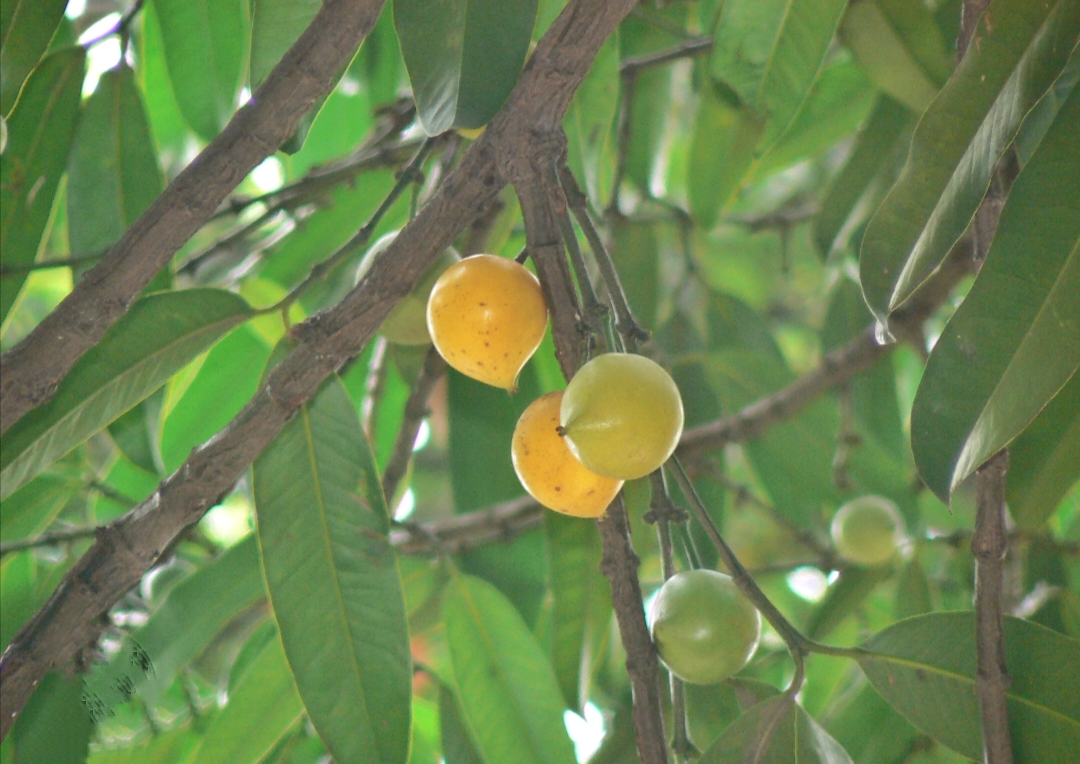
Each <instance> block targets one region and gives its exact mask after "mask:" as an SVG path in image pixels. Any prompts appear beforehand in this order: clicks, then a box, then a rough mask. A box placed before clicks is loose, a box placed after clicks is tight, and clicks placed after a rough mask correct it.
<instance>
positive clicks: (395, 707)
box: [252, 377, 412, 764]
mask: <svg viewBox="0 0 1080 764" xmlns="http://www.w3.org/2000/svg"><path fill="white" fill-rule="evenodd" d="M252 475H253V492H254V496H255V505H256V511H257V514H258V530H259V546H260V548H261V550H262V560H263V570H264V571H265V574H266V584H267V589H268V591H269V594H270V601H271V603H272V605H273V609H274V616H275V618H276V620H277V623H278V630H279V632H280V634H281V641H282V644H283V645H284V647H285V654H286V656H288V660H289V665H290V666H291V667H292V673H293V676H294V677H295V679H296V686H297V688H298V689H299V691H300V696H301V697H302V698H303V700H304V705H305V706H306V708H307V712H308V715H309V717H310V718H311V721H312V724H314V725H315V728H316V730H318V731H319V735H320V737H321V738H322V739H323V742H325V743H326V746H327V749H328V750H329V751H330V753H331V755H333V756H334V758H335V759H337V760H338V761H357V762H361V761H364V762H366V761H370V762H381V763H382V764H400V762H402V761H404V760H405V758H406V755H407V751H408V748H409V724H410V715H411V704H410V696H411V691H412V666H411V656H410V654H409V637H408V626H407V624H406V620H405V603H404V598H403V596H402V591H401V578H400V575H399V573H398V567H397V561H396V559H395V556H394V552H393V549H392V548H391V547H390V543H389V537H388V534H389V527H390V525H389V523H390V519H389V516H388V515H387V511H386V504H385V501H384V499H383V495H382V487H381V484H380V482H379V474H378V471H377V470H376V467H375V461H374V459H373V457H372V454H371V449H370V447H369V445H368V443H367V440H366V438H365V437H364V433H363V431H362V430H361V428H360V421H359V419H358V416H357V413H356V410H355V409H354V408H353V406H352V402H351V401H350V400H349V396H348V393H346V392H345V388H344V386H343V385H342V384H341V381H340V380H339V379H337V377H332V378H331V379H330V380H329V381H328V382H326V383H325V385H324V386H323V387H322V389H321V390H320V391H319V393H318V394H317V395H316V397H315V398H314V399H312V400H311V401H310V402H309V403H307V404H305V405H304V406H302V407H301V409H300V411H299V412H298V413H297V415H296V417H295V418H294V419H293V420H292V421H291V422H289V424H287V425H286V426H285V427H284V428H283V429H282V430H281V432H280V433H279V434H278V436H277V438H275V440H274V442H273V443H272V444H271V445H270V446H268V447H267V448H266V450H265V451H263V453H262V455H261V456H260V457H259V458H258V459H257V460H256V461H255V464H254V466H253V468H252Z"/></svg>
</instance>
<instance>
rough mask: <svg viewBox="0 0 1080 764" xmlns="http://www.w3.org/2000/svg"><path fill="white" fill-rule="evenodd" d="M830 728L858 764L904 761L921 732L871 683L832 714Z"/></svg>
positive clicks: (889, 763)
mask: <svg viewBox="0 0 1080 764" xmlns="http://www.w3.org/2000/svg"><path fill="white" fill-rule="evenodd" d="M828 730H829V734H830V735H832V736H833V737H834V738H836V741H837V742H838V743H840V745H842V746H844V750H846V751H847V752H848V753H849V754H851V757H852V759H854V760H855V762H857V764H886V763H887V764H893V763H894V762H903V761H904V760H905V759H907V758H908V756H909V754H910V753H911V751H912V747H913V746H912V744H913V743H914V742H915V739H916V738H917V737H918V735H919V733H918V730H916V729H915V728H914V727H912V726H911V724H910V723H908V721H907V719H905V718H904V717H902V716H901V715H900V714H898V713H896V711H894V710H893V708H892V706H890V705H889V704H888V703H886V702H885V700H884V699H883V698H882V697H881V696H880V695H879V694H878V693H877V690H875V689H874V687H873V685H870V684H863V686H862V687H861V688H860V689H859V691H858V692H857V693H855V694H854V695H853V696H852V697H851V698H850V699H849V700H848V701H847V702H846V703H845V704H844V706H843V707H842V708H840V709H839V711H837V712H836V713H835V714H833V715H831V718H830V719H829V722H828Z"/></svg>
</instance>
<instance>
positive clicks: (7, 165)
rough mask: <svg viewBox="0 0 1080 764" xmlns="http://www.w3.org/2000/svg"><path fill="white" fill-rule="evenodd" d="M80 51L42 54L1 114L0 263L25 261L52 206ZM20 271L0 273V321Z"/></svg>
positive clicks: (75, 102)
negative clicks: (4, 135) (3, 138)
mask: <svg viewBox="0 0 1080 764" xmlns="http://www.w3.org/2000/svg"><path fill="white" fill-rule="evenodd" d="M85 62H86V53H85V52H83V49H82V48H80V47H78V46H76V47H73V48H63V49H61V50H58V51H56V52H55V53H51V54H49V55H48V56H46V57H45V60H43V61H42V62H41V64H40V65H38V67H37V68H36V69H35V70H34V71H33V73H32V74H31V76H30V78H29V79H28V80H27V81H26V85H25V86H24V87H23V92H22V97H21V98H20V99H19V104H18V106H19V107H18V108H17V109H14V110H13V111H12V112H11V114H10V115H9V116H8V117H7V147H6V148H5V149H4V153H3V155H0V265H2V266H3V267H4V268H19V267H26V266H28V265H30V264H31V263H33V262H34V260H35V258H36V257H37V253H38V247H39V245H40V243H41V240H42V236H43V234H44V233H45V227H46V225H47V224H48V222H49V213H50V212H51V211H52V206H53V197H54V196H55V195H56V187H57V184H59V182H60V176H61V175H63V173H64V168H65V167H66V166H67V158H68V151H69V150H70V148H71V141H72V138H73V136H74V135H75V124H76V120H77V119H78V116H79V99H80V96H81V94H82V82H83V68H84V65H85ZM25 281H26V273H25V272H23V273H14V274H12V275H10V276H4V277H2V278H0V321H3V320H4V318H6V317H7V314H8V311H9V310H11V306H12V304H13V303H14V302H15V297H16V296H17V295H18V294H19V290H20V289H21V288H22V285H23V283H24V282H25Z"/></svg>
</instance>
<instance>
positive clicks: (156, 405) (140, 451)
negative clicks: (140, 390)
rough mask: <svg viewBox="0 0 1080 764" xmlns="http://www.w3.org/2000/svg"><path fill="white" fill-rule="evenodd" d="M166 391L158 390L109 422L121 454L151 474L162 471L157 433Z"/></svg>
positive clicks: (114, 440) (111, 432)
mask: <svg viewBox="0 0 1080 764" xmlns="http://www.w3.org/2000/svg"><path fill="white" fill-rule="evenodd" d="M164 392H165V391H164V390H163V389H159V390H158V391H157V392H155V393H153V394H151V396H150V397H149V398H147V399H146V400H145V401H143V402H142V403H140V404H139V405H138V406H136V407H135V408H133V409H131V410H130V411H128V412H127V413H126V414H124V415H123V416H121V417H120V418H119V419H117V420H116V421H114V422H113V423H112V424H110V425H109V435H111V436H112V439H113V443H115V444H116V447H117V448H119V449H120V453H122V454H123V455H124V456H126V457H127V458H128V459H130V460H131V461H132V463H134V464H135V465H137V466H138V467H139V468H140V469H142V470H145V471H146V472H149V473H151V474H157V472H158V471H159V467H158V461H159V459H160V457H159V456H158V455H157V453H158V446H157V434H158V433H159V432H160V428H159V427H158V425H159V421H158V419H159V416H160V414H161V402H162V400H163V399H164V397H165V396H164Z"/></svg>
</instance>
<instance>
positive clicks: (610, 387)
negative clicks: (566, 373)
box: [559, 353, 683, 480]
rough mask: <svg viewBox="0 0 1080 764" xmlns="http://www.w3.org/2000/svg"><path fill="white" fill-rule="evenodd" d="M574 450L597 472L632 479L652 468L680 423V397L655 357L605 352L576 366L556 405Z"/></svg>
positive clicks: (675, 439) (663, 457) (671, 446)
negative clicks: (652, 358) (579, 367)
mask: <svg viewBox="0 0 1080 764" xmlns="http://www.w3.org/2000/svg"><path fill="white" fill-rule="evenodd" d="M559 413H560V417H559V419H560V423H561V425H562V433H563V435H565V437H566V441H567V445H569V447H570V450H571V452H573V454H574V456H576V457H577V458H578V459H580V460H581V463H582V464H584V465H585V466H586V467H588V468H589V469H590V470H592V471H593V472H595V473H596V474H598V475H603V476H604V477H609V478H614V479H616V480H634V479H636V478H639V477H644V476H645V475H648V474H649V473H650V472H652V471H654V470H656V469H658V468H659V467H660V465H662V464H663V463H664V462H665V461H667V459H668V457H669V456H671V454H672V453H673V452H674V451H675V446H677V445H678V443H679V437H680V436H681V435H682V429H683V406H682V397H681V396H680V395H679V388H678V387H676V386H675V381H674V380H673V379H672V378H671V376H670V375H669V374H668V373H667V372H666V371H664V370H663V368H661V367H660V365H659V364H657V363H656V362H655V361H650V360H649V359H648V358H645V357H644V356H640V355H630V354H627V353H607V354H605V355H600V356H597V357H596V358H594V359H592V360H591V361H589V362H588V363H587V364H585V365H584V366H582V367H581V369H580V370H579V371H578V373H577V374H575V375H574V378H573V379H572V380H570V384H569V385H568V386H567V388H566V394H565V395H564V396H563V401H562V406H561V408H560V412H559Z"/></svg>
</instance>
